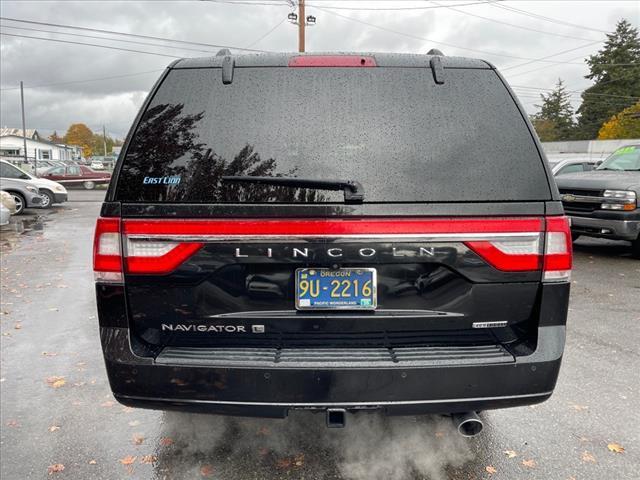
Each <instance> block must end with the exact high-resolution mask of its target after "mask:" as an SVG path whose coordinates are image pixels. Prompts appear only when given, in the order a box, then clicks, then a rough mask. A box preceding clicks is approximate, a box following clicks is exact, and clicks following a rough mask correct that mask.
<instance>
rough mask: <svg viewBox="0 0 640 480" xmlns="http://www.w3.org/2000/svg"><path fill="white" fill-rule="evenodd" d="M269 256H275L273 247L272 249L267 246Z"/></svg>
mask: <svg viewBox="0 0 640 480" xmlns="http://www.w3.org/2000/svg"><path fill="white" fill-rule="evenodd" d="M267 257H268V258H271V257H273V249H271V248H267Z"/></svg>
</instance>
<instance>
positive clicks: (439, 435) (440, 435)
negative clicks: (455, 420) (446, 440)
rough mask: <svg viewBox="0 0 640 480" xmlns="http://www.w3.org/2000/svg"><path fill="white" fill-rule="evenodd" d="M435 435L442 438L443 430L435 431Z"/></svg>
mask: <svg viewBox="0 0 640 480" xmlns="http://www.w3.org/2000/svg"><path fill="white" fill-rule="evenodd" d="M435 435H436V438H442V437H444V432H441V431H437V432H436V434H435Z"/></svg>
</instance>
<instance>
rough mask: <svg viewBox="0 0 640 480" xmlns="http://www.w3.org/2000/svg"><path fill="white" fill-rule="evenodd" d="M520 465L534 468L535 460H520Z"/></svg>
mask: <svg viewBox="0 0 640 480" xmlns="http://www.w3.org/2000/svg"><path fill="white" fill-rule="evenodd" d="M522 465H524V466H525V467H527V468H535V466H536V461H535V460H522Z"/></svg>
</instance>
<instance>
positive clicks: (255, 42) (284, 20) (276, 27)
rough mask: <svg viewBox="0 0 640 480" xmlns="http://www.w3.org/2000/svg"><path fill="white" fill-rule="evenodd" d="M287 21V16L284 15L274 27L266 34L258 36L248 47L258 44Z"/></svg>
mask: <svg viewBox="0 0 640 480" xmlns="http://www.w3.org/2000/svg"><path fill="white" fill-rule="evenodd" d="M286 21H287V17H284V18H283V19H282V20H280V21H279V22H278V23H277V24H276V25H274V27H273V28H271V29H269V30H268V31H267V32H266V33H265V34H264V35H262V36H260V37H258V38H257V39H256V40H254V41H253V42H251V43H250V44H249V45H247V47H246V48H249V47H253V46H254V45H255V44H257V43H259V42H261V41H262V40H264V39H265V38H267V37H268V36H269V35H271V34H272V33H273V32H275V31H276V30H277V29H278V27H279V26H280V25H282V24H283V23H284V22H286Z"/></svg>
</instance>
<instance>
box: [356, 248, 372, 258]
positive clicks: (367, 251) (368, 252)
mask: <svg viewBox="0 0 640 480" xmlns="http://www.w3.org/2000/svg"><path fill="white" fill-rule="evenodd" d="M358 254H359V255H360V256H361V257H373V256H374V255H375V254H376V250H375V248H361V249H360V250H358Z"/></svg>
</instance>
